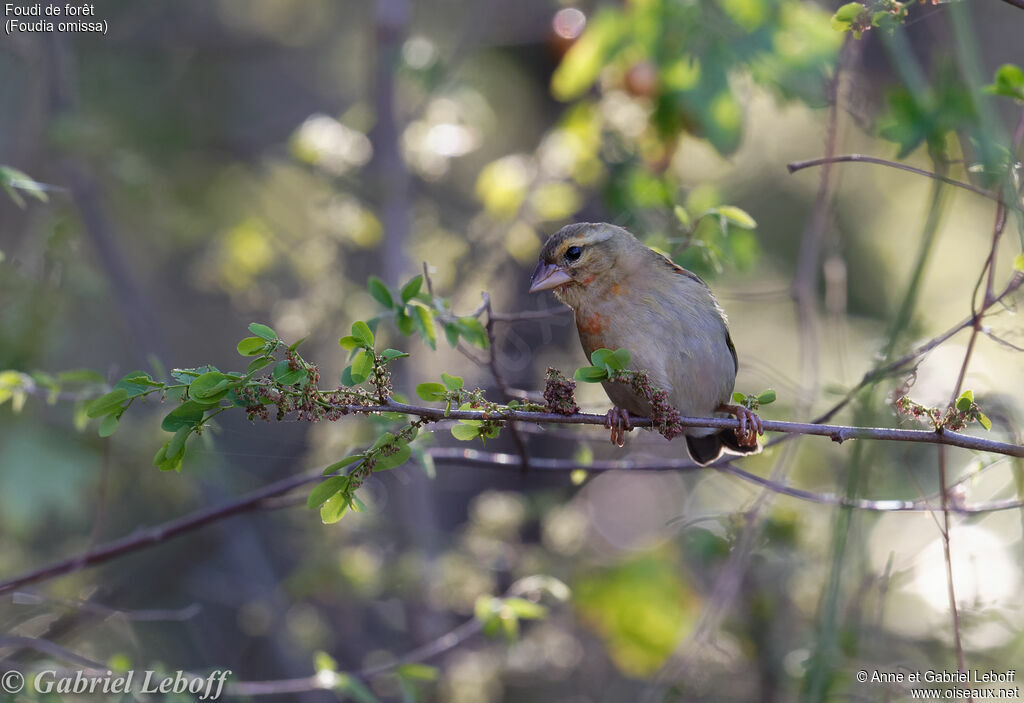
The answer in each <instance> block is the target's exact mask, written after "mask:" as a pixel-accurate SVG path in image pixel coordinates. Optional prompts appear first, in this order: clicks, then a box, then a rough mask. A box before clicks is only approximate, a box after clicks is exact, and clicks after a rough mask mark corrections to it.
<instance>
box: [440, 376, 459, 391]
mask: <svg viewBox="0 0 1024 703" xmlns="http://www.w3.org/2000/svg"><path fill="white" fill-rule="evenodd" d="M441 380H442V381H444V385H445V388H447V389H448V390H450V391H457V390H459V389H460V388H462V385H463V381H462V378H461V377H459V376H449V375H448V374H446V373H444V372H441Z"/></svg>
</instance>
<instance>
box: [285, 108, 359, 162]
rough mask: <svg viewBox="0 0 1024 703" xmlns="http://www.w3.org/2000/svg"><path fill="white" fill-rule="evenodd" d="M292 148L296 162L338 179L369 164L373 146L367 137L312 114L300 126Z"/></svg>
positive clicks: (330, 118) (323, 116) (327, 116)
mask: <svg viewBox="0 0 1024 703" xmlns="http://www.w3.org/2000/svg"><path fill="white" fill-rule="evenodd" d="M291 149H292V153H293V154H294V155H295V157H296V158H297V159H299V160H301V161H305V162H306V163H310V164H313V165H315V166H319V167H320V168H322V169H324V170H325V171H327V172H328V173H330V174H332V175H335V176H340V175H342V174H343V173H345V172H347V171H349V170H351V169H353V168H358V167H360V166H364V165H366V164H367V163H368V162H369V161H370V158H371V157H372V156H373V146H372V145H371V144H370V140H369V139H368V138H367V137H366V135H365V134H363V133H362V132H359V131H357V130H354V129H351V128H350V127H346V126H345V125H343V124H342V123H341V122H339V121H338V120H336V119H335V118H333V117H331V116H330V115H323V114H316V115H310V116H309V117H308V118H307V119H306V121H305V122H303V123H302V124H301V125H300V126H299V128H298V129H297V130H296V131H295V134H294V135H293V136H292V140H291Z"/></svg>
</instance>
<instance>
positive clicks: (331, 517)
mask: <svg viewBox="0 0 1024 703" xmlns="http://www.w3.org/2000/svg"><path fill="white" fill-rule="evenodd" d="M348 507H349V500H348V494H347V493H344V492H338V493H335V494H334V495H333V496H331V497H330V498H328V499H327V500H325V501H324V504H323V505H321V506H320V520H321V521H322V522H323V523H324V524H325V525H333V524H334V523H336V522H338V520H341V518H343V517H344V516H345V511H346V510H348Z"/></svg>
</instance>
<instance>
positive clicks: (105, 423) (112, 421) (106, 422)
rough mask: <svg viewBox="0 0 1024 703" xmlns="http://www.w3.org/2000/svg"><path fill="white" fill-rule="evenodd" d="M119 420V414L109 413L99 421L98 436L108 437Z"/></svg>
mask: <svg viewBox="0 0 1024 703" xmlns="http://www.w3.org/2000/svg"><path fill="white" fill-rule="evenodd" d="M120 421H121V416H120V415H119V414H118V413H110V414H109V415H107V416H106V417H105V418H103V419H102V420H101V421H100V430H99V434H100V437H109V436H110V435H112V434H114V430H116V429H117V423H119V422H120Z"/></svg>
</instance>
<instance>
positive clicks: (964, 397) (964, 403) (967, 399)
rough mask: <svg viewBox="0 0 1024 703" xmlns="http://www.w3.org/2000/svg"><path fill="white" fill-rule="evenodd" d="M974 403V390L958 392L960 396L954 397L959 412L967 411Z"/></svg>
mask: <svg viewBox="0 0 1024 703" xmlns="http://www.w3.org/2000/svg"><path fill="white" fill-rule="evenodd" d="M973 404H974V391H964V392H963V393H961V394H960V397H959V398H957V399H956V409H957V410H959V411H960V412H964V413H965V412H967V411H968V410H970V409H971V406H972V405H973Z"/></svg>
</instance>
